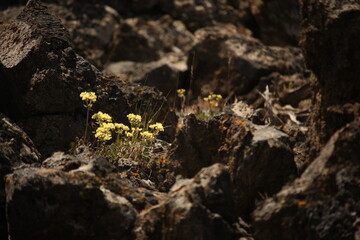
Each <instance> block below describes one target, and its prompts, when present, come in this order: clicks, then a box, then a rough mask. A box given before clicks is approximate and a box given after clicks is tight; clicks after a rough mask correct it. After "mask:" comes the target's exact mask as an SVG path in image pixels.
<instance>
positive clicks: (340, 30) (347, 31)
mask: <svg viewBox="0 0 360 240" xmlns="http://www.w3.org/2000/svg"><path fill="white" fill-rule="evenodd" d="M302 15H303V22H302V28H303V29H302V36H301V45H302V47H303V50H304V55H305V58H306V62H307V65H308V67H309V68H310V69H311V70H312V71H313V72H314V74H315V75H316V78H315V79H314V85H315V95H314V99H313V102H314V108H313V111H312V116H311V119H312V120H311V123H310V126H311V131H310V134H309V136H310V144H309V145H310V148H311V151H310V153H311V154H310V156H309V159H313V158H314V156H316V155H317V153H318V152H319V151H320V149H321V148H322V147H323V145H324V144H325V143H326V142H327V140H328V139H329V138H330V136H332V135H333V134H334V132H335V131H336V130H337V129H339V128H341V127H342V126H343V125H345V124H346V123H349V122H351V121H352V120H353V119H354V117H355V116H356V115H357V114H358V112H359V106H358V105H357V104H356V102H360V94H359V91H360V82H359V78H358V76H359V74H360V73H359V71H360V70H359V67H358V66H359V64H360V58H359V55H358V54H357V53H358V52H359V51H360V49H359V48H360V46H359V44H358V42H359V40H360V34H359V32H360V29H359V28H360V27H359V26H360V24H359V22H360V3H359V2H358V1H350V0H344V1H325V0H323V1H315V0H308V1H304V2H303V6H302ZM324 43H326V44H324ZM334 89H336V90H335V91H334Z"/></svg>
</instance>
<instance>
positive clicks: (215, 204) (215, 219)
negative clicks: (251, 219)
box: [135, 164, 237, 240]
mask: <svg viewBox="0 0 360 240" xmlns="http://www.w3.org/2000/svg"><path fill="white" fill-rule="evenodd" d="M231 194H232V189H231V183H230V178H229V173H228V172H227V171H226V169H225V168H224V166H223V165H221V164H214V165H212V166H211V167H208V168H204V169H202V170H201V171H200V172H199V173H198V174H197V175H196V176H195V177H194V178H193V179H183V180H178V181H177V183H176V184H175V185H174V186H173V187H172V188H171V190H170V192H169V194H168V199H167V200H165V201H164V202H162V203H160V204H159V205H156V206H154V207H152V208H149V209H147V210H146V211H143V212H142V213H141V214H139V216H138V219H137V223H136V228H135V233H136V236H137V237H136V239H139V240H140V239H179V240H180V239H219V238H222V239H236V236H237V235H236V232H235V229H234V228H233V227H232V226H231V223H233V222H234V220H235V216H234V214H233V211H232V206H233V203H232V200H231Z"/></svg>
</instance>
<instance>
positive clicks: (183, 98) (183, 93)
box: [176, 89, 186, 112]
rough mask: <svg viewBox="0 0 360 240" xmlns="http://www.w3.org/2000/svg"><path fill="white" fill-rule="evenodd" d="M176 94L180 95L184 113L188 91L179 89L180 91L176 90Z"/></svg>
mask: <svg viewBox="0 0 360 240" xmlns="http://www.w3.org/2000/svg"><path fill="white" fill-rule="evenodd" d="M176 92H177V94H178V97H179V98H180V110H181V112H183V111H184V108H185V101H186V96H185V93H186V90H185V89H178V90H176Z"/></svg>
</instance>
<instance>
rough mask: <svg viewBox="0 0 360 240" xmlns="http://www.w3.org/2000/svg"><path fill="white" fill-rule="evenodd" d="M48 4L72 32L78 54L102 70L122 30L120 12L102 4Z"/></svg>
mask: <svg viewBox="0 0 360 240" xmlns="http://www.w3.org/2000/svg"><path fill="white" fill-rule="evenodd" d="M50 2H54V1H50ZM46 5H47V6H48V8H49V12H50V13H52V14H53V15H54V16H56V17H57V18H59V19H60V20H61V22H62V23H63V24H64V26H65V27H66V29H67V30H68V31H69V33H70V37H71V40H72V46H73V49H74V50H75V51H76V53H78V54H79V55H81V56H83V57H84V58H85V59H86V60H88V61H89V62H90V63H91V64H94V65H95V66H96V67H97V68H100V69H102V68H103V66H104V64H105V63H106V62H107V60H108V53H109V51H110V49H111V44H112V43H113V39H114V36H115V35H116V34H117V33H118V32H119V31H120V21H121V17H120V15H119V14H118V13H117V11H116V10H114V9H113V8H111V7H109V6H107V5H105V4H103V3H102V4H92V3H89V2H88V1H83V2H78V1H75V2H73V3H71V4H70V3H69V2H68V1H57V3H56V4H53V3H49V4H46Z"/></svg>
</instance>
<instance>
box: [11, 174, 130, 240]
mask: <svg viewBox="0 0 360 240" xmlns="http://www.w3.org/2000/svg"><path fill="white" fill-rule="evenodd" d="M7 179H9V180H8V183H7V186H6V199H7V203H6V213H7V220H8V229H9V237H10V238H11V239H29V238H30V239H90V238H91V239H118V238H121V239H132V237H131V234H130V233H131V230H132V227H133V225H134V222H135V219H136V214H137V213H136V210H135V209H134V208H133V207H132V205H131V204H130V203H129V201H127V200H126V199H125V198H124V197H121V196H119V195H116V194H114V193H113V192H111V191H110V190H108V189H106V188H105V187H103V186H101V180H100V179H99V178H98V177H96V176H93V175H90V174H86V173H84V172H81V171H79V172H70V173H65V172H62V171H59V170H55V169H41V168H37V169H34V168H28V169H22V170H17V171H15V172H14V173H13V174H12V175H9V176H8V177H7Z"/></svg>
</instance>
